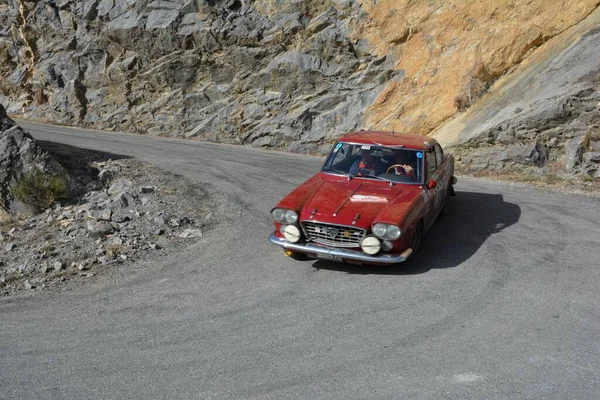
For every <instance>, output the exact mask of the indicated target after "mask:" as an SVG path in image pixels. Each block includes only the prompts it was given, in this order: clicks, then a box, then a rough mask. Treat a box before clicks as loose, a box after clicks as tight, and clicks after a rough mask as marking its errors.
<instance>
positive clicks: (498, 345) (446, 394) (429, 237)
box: [0, 122, 600, 399]
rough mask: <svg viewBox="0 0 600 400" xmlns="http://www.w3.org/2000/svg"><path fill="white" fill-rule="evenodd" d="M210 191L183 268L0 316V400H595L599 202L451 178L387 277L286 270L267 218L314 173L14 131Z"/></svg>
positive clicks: (304, 265) (354, 270)
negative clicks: (206, 214)
mask: <svg viewBox="0 0 600 400" xmlns="http://www.w3.org/2000/svg"><path fill="white" fill-rule="evenodd" d="M20 124H21V125H22V126H23V127H24V128H25V129H27V130H29V131H30V132H31V133H32V135H33V136H34V137H35V138H36V139H39V140H45V141H55V142H60V143H66V144H69V145H71V146H76V147H81V148H87V149H93V150H96V151H102V152H107V153H112V154H116V155H121V156H123V155H124V156H132V157H136V158H139V159H141V160H143V161H148V162H150V163H152V164H154V165H156V166H157V167H159V168H161V169H163V170H167V171H170V172H174V173H177V174H180V175H183V176H185V177H187V178H189V179H191V180H192V181H194V182H195V183H197V184H199V185H203V186H205V187H207V188H210V191H211V192H212V193H213V195H214V201H215V217H214V218H215V221H216V222H218V223H217V224H215V225H214V227H213V228H212V229H210V230H208V231H207V232H206V234H205V235H204V237H203V239H202V240H201V241H200V242H199V243H198V244H196V245H194V246H191V247H189V248H188V249H187V250H186V251H184V252H181V253H178V254H175V255H173V256H169V257H168V258H166V259H164V260H162V261H160V262H150V263H146V264H143V265H139V266H137V267H135V268H132V269H131V271H130V272H131V273H124V274H123V275H122V276H120V277H119V279H112V280H105V281H99V282H97V283H94V284H89V285H83V286H80V287H78V288H76V289H75V290H74V291H72V292H67V293H61V294H57V295H55V296H49V297H48V296H34V297H31V298H12V299H11V298H9V299H3V300H0V398H1V399H34V398H35V399H57V398H59V399H82V398H94V399H113V398H114V399H125V398H127V399H138V398H139V399H148V398H151V399H157V398H171V399H174V398H181V399H190V398H200V399H211V398H214V399H367V398H369V399H370V398H373V399H400V398H403V399H439V398H444V399H465V398H476V399H482V398H485V399H506V398H535V399H542V398H545V399H564V398H574V399H593V398H600V340H598V337H599V336H600V301H599V300H600V290H599V288H600V233H599V232H600V202H599V200H598V198H592V197H583V196H577V195H572V194H561V193H556V192H549V191H544V190H539V189H534V188H531V187H528V186H526V185H521V184H518V185H517V184H507V183H495V182H488V181H483V180H476V179H465V178H459V182H458V184H457V185H456V187H455V188H456V191H457V196H456V197H452V198H451V200H450V204H449V209H448V211H449V213H448V215H447V216H444V217H441V218H439V219H438V220H437V221H436V222H435V224H434V225H433V227H432V228H431V230H430V231H429V232H428V233H427V234H426V235H425V237H424V241H423V243H422V247H421V249H420V252H419V254H418V255H417V256H416V257H415V259H414V260H413V261H411V262H409V263H407V264H402V265H400V266H395V267H391V268H390V267H386V268H376V267H367V266H349V265H344V264H336V263H328V262H323V261H305V262H299V261H294V260H292V259H291V258H286V257H284V256H283V255H282V251H281V249H279V248H277V247H276V246H273V245H271V244H270V243H269V242H268V236H269V235H270V234H271V231H272V229H273V225H272V222H271V217H270V214H269V211H270V209H271V207H273V205H275V203H276V202H277V201H278V200H279V199H280V198H282V197H283V196H284V195H285V194H286V193H287V192H289V191H290V190H292V189H293V188H294V187H295V186H296V185H298V184H300V183H302V182H303V181H304V180H305V179H307V178H309V177H310V176H311V175H312V174H313V173H315V172H317V171H318V170H319V169H320V166H321V164H322V161H323V159H322V158H319V157H311V156H304V155H295V154H286V153H280V152H268V151H261V150H256V149H253V148H249V147H242V146H230V145H218V144H212V143H200V142H192V141H184V140H177V139H158V138H151V137H145V136H138V135H126V134H115V133H99V132H95V131H86V130H80V129H74V128H66V127H55V126H47V125H37V124H32V123H24V122H22V123H20Z"/></svg>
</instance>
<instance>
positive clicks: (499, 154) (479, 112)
mask: <svg viewBox="0 0 600 400" xmlns="http://www.w3.org/2000/svg"><path fill="white" fill-rule="evenodd" d="M588 28H589V29H588ZM578 29H579V30H584V31H585V32H584V33H583V34H581V35H579V33H580V32H577V31H576V32H573V33H572V34H571V36H576V37H577V39H576V40H574V42H573V43H571V42H570V41H565V43H563V46H562V47H564V49H563V50H562V51H558V52H557V48H560V47H561V43H548V45H547V46H543V47H542V48H540V49H539V52H538V54H536V55H535V56H536V58H537V59H536V60H531V61H532V62H530V63H528V65H524V66H522V68H521V70H520V71H518V73H515V74H513V75H512V76H510V77H508V78H507V79H506V80H505V81H504V82H501V85H498V88H497V90H493V91H492V92H490V94H489V95H488V96H487V97H486V98H484V99H482V100H483V101H482V102H481V104H479V105H478V107H476V108H473V109H472V110H469V111H467V112H466V113H465V114H464V115H460V116H459V117H458V118H456V119H454V120H452V121H450V122H449V123H447V124H445V125H442V126H441V127H440V128H439V129H438V131H437V132H435V133H434V136H436V137H437V138H438V139H439V140H440V141H441V142H442V143H443V144H445V145H452V146H455V147H456V150H457V152H458V153H459V154H460V157H461V161H462V162H463V163H464V164H465V165H467V166H468V167H469V168H470V169H472V170H481V169H493V170H502V169H511V168H513V169H514V168H515V167H516V168H527V167H532V166H535V167H537V169H533V170H531V171H530V172H535V173H543V172H548V171H552V173H554V174H558V175H561V174H562V175H564V174H573V173H575V174H581V175H582V176H588V177H591V178H593V179H596V178H600V163H599V162H598V161H597V157H596V152H597V150H595V149H596V148H598V146H600V10H598V11H596V12H595V13H593V14H592V15H591V16H590V17H589V18H588V20H586V21H584V26H582V27H579V28H578ZM567 33H568V32H567ZM533 61H535V62H533Z"/></svg>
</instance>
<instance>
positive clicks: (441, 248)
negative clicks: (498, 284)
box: [313, 191, 521, 275]
mask: <svg viewBox="0 0 600 400" xmlns="http://www.w3.org/2000/svg"><path fill="white" fill-rule="evenodd" d="M520 216H521V208H520V207H519V206H518V205H516V204H512V203H507V202H505V201H504V199H503V196H502V195H501V194H487V193H474V192H459V191H457V196H456V197H451V198H450V202H449V203H448V206H447V214H446V215H444V216H440V217H438V219H437V220H436V221H435V222H434V223H433V225H432V227H431V228H430V229H429V231H428V232H427V234H426V235H425V236H424V238H423V242H422V243H421V248H420V249H419V252H418V253H417V254H416V255H415V257H413V259H411V260H410V261H408V262H405V263H402V264H397V265H393V266H385V267H379V266H368V265H352V264H341V263H333V262H328V261H321V260H319V261H313V267H314V268H315V269H317V270H320V269H326V270H332V271H341V272H347V273H350V274H389V275H411V274H421V273H424V272H427V271H429V270H431V269H436V268H438V269H441V268H452V267H456V266H458V265H460V264H462V263H463V262H465V261H466V260H468V259H469V258H470V257H471V256H472V255H473V254H475V252H477V250H478V249H479V248H480V247H481V245H482V244H483V243H484V242H485V241H486V240H487V239H488V238H489V237H490V236H491V235H493V234H494V233H497V232H500V231H502V230H503V229H504V228H506V227H508V226H510V225H513V224H514V223H516V222H518V221H519V218H520Z"/></svg>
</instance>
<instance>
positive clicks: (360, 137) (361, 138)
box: [338, 131, 437, 150]
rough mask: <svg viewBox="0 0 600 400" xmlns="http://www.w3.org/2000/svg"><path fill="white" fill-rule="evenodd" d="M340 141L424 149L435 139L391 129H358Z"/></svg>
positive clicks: (434, 142) (432, 143)
mask: <svg viewBox="0 0 600 400" xmlns="http://www.w3.org/2000/svg"><path fill="white" fill-rule="evenodd" d="M338 141H339V142H342V143H356V144H379V145H382V146H404V147H406V148H411V149H418V150H425V149H427V148H428V147H429V146H427V145H425V142H428V143H429V145H430V146H431V145H434V144H436V143H437V141H436V140H435V139H434V138H431V137H429V136H423V135H414V134H410V133H398V132H393V131H391V132H390V131H358V132H351V133H347V134H345V135H344V136H342V137H341V138H340V139H339V140H338Z"/></svg>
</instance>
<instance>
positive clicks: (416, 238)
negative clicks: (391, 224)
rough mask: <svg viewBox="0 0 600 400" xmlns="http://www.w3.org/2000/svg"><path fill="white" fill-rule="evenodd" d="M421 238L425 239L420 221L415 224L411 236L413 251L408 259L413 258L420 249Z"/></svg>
mask: <svg viewBox="0 0 600 400" xmlns="http://www.w3.org/2000/svg"><path fill="white" fill-rule="evenodd" d="M421 239H423V228H422V225H421V223H420V222H419V223H418V224H417V226H415V229H413V233H412V236H411V237H410V248H411V249H412V253H410V256H408V260H410V259H411V258H413V257H414V255H415V254H416V253H417V250H419V246H420V245H421Z"/></svg>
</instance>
